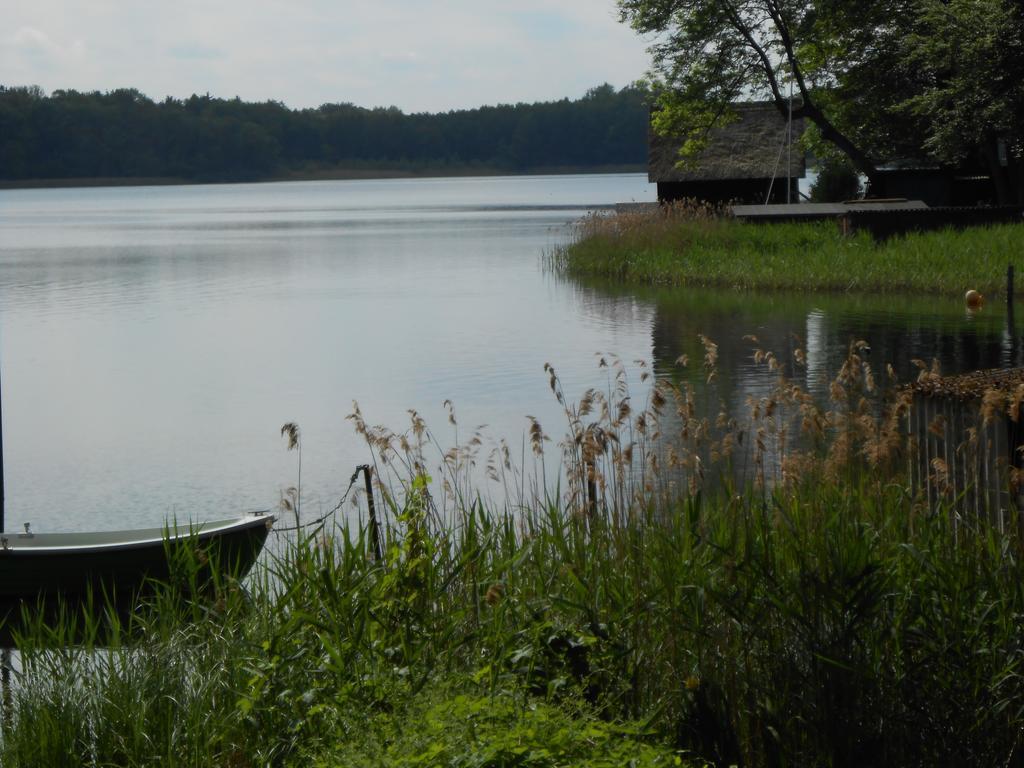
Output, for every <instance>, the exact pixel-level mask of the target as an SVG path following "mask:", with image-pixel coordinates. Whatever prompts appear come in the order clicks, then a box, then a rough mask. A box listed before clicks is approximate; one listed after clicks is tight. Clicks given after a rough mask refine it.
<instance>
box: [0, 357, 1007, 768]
mask: <svg viewBox="0 0 1024 768" xmlns="http://www.w3.org/2000/svg"><path fill="white" fill-rule="evenodd" d="M751 343H752V354H753V355H755V359H757V360H758V361H759V363H760V364H761V365H764V366H766V367H767V368H769V369H770V370H772V371H774V372H775V373H776V374H777V383H776V386H775V387H774V388H773V390H772V391H771V392H770V393H768V394H766V395H765V396H764V397H761V398H758V399H756V400H752V401H751V402H750V403H749V406H748V409H747V412H746V413H743V414H731V413H727V412H725V411H723V410H722V409H721V407H720V405H719V404H718V403H717V402H715V400H714V398H713V396H712V399H711V400H710V402H708V401H704V400H702V399H701V398H698V396H697V395H696V394H695V393H694V392H693V390H692V389H690V388H689V387H687V386H686V384H681V385H675V384H673V383H671V382H668V381H663V380H658V381H655V380H654V379H653V378H650V376H649V373H648V372H647V370H646V369H642V373H641V377H642V378H643V379H644V381H643V382H641V383H640V384H637V383H633V384H632V385H631V383H630V382H629V381H627V378H626V374H625V367H624V366H622V365H621V364H620V363H618V362H617V361H616V360H614V359H612V358H603V359H602V360H600V361H599V364H601V366H602V367H601V371H602V372H603V376H604V377H605V381H604V383H602V384H601V386H599V387H595V388H593V389H590V390H587V391H585V392H584V393H582V395H581V396H580V397H579V398H578V399H573V398H570V397H568V396H566V394H565V393H564V392H563V391H562V388H561V383H560V381H559V379H558V377H557V374H556V373H555V371H554V369H553V368H551V367H550V366H549V367H548V369H547V374H548V376H549V382H550V385H551V389H552V392H553V396H554V397H556V398H558V399H559V401H560V402H561V403H562V404H563V405H564V406H565V419H566V422H565V429H564V430H561V429H560V430H559V431H561V432H564V435H563V437H562V438H561V439H560V440H558V441H553V440H551V439H549V438H548V433H547V431H546V429H545V428H544V427H543V426H542V425H540V424H539V423H536V422H534V423H533V427H532V428H531V430H530V433H529V435H528V442H527V447H528V451H529V452H528V453H527V456H526V457H525V461H524V460H520V461H519V462H516V461H514V460H513V458H512V455H511V453H512V452H511V451H510V450H509V449H508V446H507V444H505V443H503V442H501V441H499V442H498V443H497V444H495V445H489V444H488V442H487V440H486V439H484V438H483V437H482V436H480V435H477V434H473V435H471V436H470V438H469V439H468V440H467V441H465V442H464V443H462V444H456V445H455V446H453V447H451V448H447V449H442V448H441V447H440V446H441V445H442V441H440V440H439V439H438V438H436V437H435V435H434V434H433V433H432V432H431V430H430V429H429V428H428V426H427V425H426V424H425V423H424V422H423V420H422V419H421V418H420V417H419V415H418V414H416V413H415V412H412V413H411V414H410V422H409V426H408V428H407V429H404V430H399V431H391V430H387V429H384V428H380V427H373V426H370V425H369V423H368V422H366V421H365V419H364V417H363V414H362V413H361V412H360V411H359V410H358V408H356V409H354V411H353V414H352V421H353V424H354V426H355V428H356V429H357V430H358V431H359V433H360V434H362V435H363V436H364V437H365V438H366V440H367V444H368V449H369V450H370V451H371V452H372V454H373V456H374V457H375V481H376V488H377V491H378V492H379V493H380V494H381V495H382V496H383V498H384V500H385V506H386V510H387V514H386V515H385V518H384V530H383V538H384V547H383V549H384V556H383V558H382V559H380V560H378V559H376V558H375V557H374V555H373V551H372V549H373V547H372V544H371V542H370V540H369V536H368V531H367V529H366V528H365V527H364V526H361V525H357V524H351V525H346V524H344V523H338V524H334V525H330V526H327V527H325V528H323V529H321V530H319V531H317V532H316V534H315V535H308V536H298V537H296V538H292V539H288V540H285V541H283V542H281V546H280V547H278V548H277V549H276V551H275V552H274V553H272V554H273V556H271V557H268V559H267V560H266V562H265V563H263V565H262V567H261V568H260V569H258V570H257V571H256V572H255V573H254V574H253V575H252V576H251V577H250V579H249V581H248V583H247V585H246V587H247V588H246V589H245V590H243V589H241V588H240V585H237V584H234V583H232V582H230V580H229V581H228V582H226V583H223V584H218V585H215V589H214V593H213V596H212V598H210V597H207V598H205V599H203V600H197V599H194V596H193V591H190V590H188V589H186V590H179V589H178V588H177V587H175V584H174V583H172V584H171V585H168V587H167V589H166V590H165V591H160V592H158V593H157V595H156V596H155V597H154V598H153V600H152V602H150V603H149V604H148V605H147V606H144V607H143V608H142V609H141V610H140V612H139V613H138V614H137V615H136V616H134V617H132V618H131V620H130V622H129V624H130V626H129V627H126V629H125V631H124V632H121V633H113V640H109V639H107V640H105V641H104V642H107V643H108V645H107V646H105V647H103V648H99V647H96V643H91V642H89V641H88V639H87V640H86V641H85V642H83V643H82V644H81V645H77V646H72V647H63V648H60V649H56V650H54V649H51V648H47V647H45V643H44V642H43V640H45V639H46V638H45V635H44V634H43V630H42V629H40V630H39V632H38V633H35V634H33V633H31V632H30V633H29V636H27V637H25V638H24V639H23V642H22V661H21V669H20V671H19V672H18V674H17V675H16V684H15V686H14V689H13V691H12V698H13V711H12V713H11V721H10V725H9V727H8V728H7V730H6V731H5V733H4V738H3V747H2V750H3V751H2V752H0V756H2V758H3V765H5V766H7V765H10V766H23V765H24V766H27V765H44V764H45V765H72V764H73V765H82V764H85V765H97V766H98V765H125V766H136V765H138V766H142V765H157V764H161V765H162V764H187V765H225V766H255V765H268V764H272V765H311V764H312V765H316V764H321V765H336V764H346V765H371V764H384V765H424V764H431V765H435V764H436V765H453V766H454V765H536V766H542V765H543V766H548V765H581V766H582V765H595V766H596V765H612V764H622V761H623V760H624V759H626V757H627V756H636V759H637V763H636V764H637V765H669V764H673V762H674V760H675V759H676V758H679V759H680V760H682V761H684V762H686V763H688V764H694V765H701V764H704V763H705V762H709V763H713V764H716V765H731V764H742V765H751V766H776V765H783V764H785V765H797V766H801V765H807V766H810V765H821V764H830V765H836V766H846V765H866V764H874V765H927V764H938V763H941V764H1000V765H1014V764H1020V763H1021V760H1022V757H1021V738H1022V733H1024V686H1022V685H1021V681H1020V664H1021V660H1022V658H1024V644H1022V643H1024V640H1022V638H1024V578H1022V577H1024V567H1022V565H1021V558H1020V554H1021V546H1020V544H1021V543H1020V539H1019V537H1018V535H1017V534H1016V533H1015V531H1014V530H1012V529H1011V528H1006V529H1002V530H1001V529H999V528H997V527H995V526H992V525H990V524H988V521H987V519H983V518H979V519H970V518H968V517H965V516H964V515H963V514H960V513H956V514H954V513H953V510H954V507H953V506H952V500H949V499H940V500H939V502H938V503H937V504H936V505H935V506H934V507H929V506H928V505H927V504H926V503H924V501H923V500H922V499H921V498H920V497H918V496H915V495H914V493H913V492H912V489H911V486H910V482H909V478H908V471H907V468H908V465H909V454H908V451H911V450H913V445H912V443H910V442H909V441H908V440H907V439H906V438H907V436H906V434H905V431H901V430H900V429H899V428H898V426H899V424H900V423H901V422H900V419H901V418H903V417H904V415H905V413H906V409H907V408H908V403H907V398H906V397H903V396H901V395H900V394H899V391H896V392H894V391H892V390H888V391H887V390H886V389H885V388H884V387H883V386H881V383H880V381H881V380H884V378H885V376H884V375H881V376H879V381H876V377H875V373H874V371H872V369H871V367H870V365H869V364H868V362H867V359H866V357H865V355H864V354H863V350H862V348H861V347H860V346H858V345H856V344H855V345H852V346H851V349H850V352H849V355H848V357H847V360H846V362H845V364H844V365H843V367H842V369H841V370H840V372H839V373H838V375H837V377H836V379H835V381H834V382H833V385H832V388H831V400H830V401H829V402H828V403H818V402H816V401H814V400H813V398H810V396H809V395H808V394H807V393H806V392H805V391H804V390H803V389H802V388H801V387H800V386H799V385H797V384H796V383H794V382H793V381H791V380H790V379H789V378H787V377H786V376H785V375H784V373H785V371H787V370H792V365H799V359H796V360H794V361H780V360H779V359H778V358H776V357H775V355H774V354H772V353H771V352H770V351H768V350H763V349H759V348H758V347H757V343H756V340H752V342H751ZM701 347H702V349H703V359H702V360H694V361H685V362H686V364H688V365H691V366H694V367H696V368H698V369H699V371H700V373H701V375H702V376H703V377H704V378H705V379H707V380H711V381H712V382H713V381H714V379H715V376H716V362H717V361H716V352H717V348H716V347H715V345H714V342H713V341H712V340H710V339H702V340H701ZM799 357H800V355H799V353H798V354H797V355H796V358H799ZM641 385H642V386H641ZM631 387H632V388H640V389H643V390H645V391H646V392H647V393H648V394H647V395H646V398H645V400H644V401H643V402H636V403H634V401H633V400H632V399H631V396H630V391H631ZM709 391H711V392H713V387H712V388H711V389H710V390H709ZM990 407H991V403H990ZM999 407H1000V408H1006V409H1007V416H1009V415H1010V413H1009V410H1010V409H1011V408H1012V404H1008V403H1004V404H1003V405H1000V406H999ZM1018 412H1019V409H1018ZM451 416H452V420H453V421H456V423H457V420H456V419H455V414H454V409H453V410H452V413H451ZM552 453H553V454H557V456H558V457H559V458H560V460H561V469H560V470H558V478H560V479H558V480H556V477H555V476H554V473H555V470H553V469H551V468H550V465H551V462H550V461H548V462H544V461H543V458H544V457H545V454H552ZM547 458H548V459H551V458H553V456H550V455H549V456H547ZM474 467H476V468H480V467H483V468H484V474H485V477H486V479H485V480H480V479H479V476H478V471H477V469H475V468H474ZM545 472H550V473H552V474H551V475H548V476H544V475H543V473H545ZM487 485H493V486H497V487H499V488H501V489H502V491H503V492H504V493H505V494H506V495H505V496H502V497H501V498H502V501H500V502H497V501H484V499H487V498H492V496H493V495H492V494H491V493H490V492H489V491H488V490H487V487H486V486H487ZM183 567H184V568H185V576H184V577H183V578H182V579H179V580H178V581H176V582H175V583H182V584H188V583H189V577H188V573H189V570H188V568H189V565H188V563H186V564H185V565H184V566H183ZM129 630H130V631H129ZM47 631H54V630H53V628H50V629H49V630H47ZM56 631H58V632H60V628H58V629H57V630H56ZM473 760H476V762H473Z"/></svg>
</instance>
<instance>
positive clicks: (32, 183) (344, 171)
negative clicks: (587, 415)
mask: <svg viewBox="0 0 1024 768" xmlns="http://www.w3.org/2000/svg"><path fill="white" fill-rule="evenodd" d="M646 170H647V167H646V166H645V165H640V164H619V165H579V166H565V165H559V166H543V167H537V168H525V169H522V170H509V169H507V168H497V167H494V166H487V165H465V166H451V165H433V166H431V165H427V166H422V167H409V166H380V167H375V166H369V167H365V168H364V167H343V168H315V169H310V170H305V171H302V170H297V171H290V172H287V173H282V174H278V175H275V176H268V177H267V178H261V179H255V180H252V181H249V182H241V183H253V184H273V183H280V182H289V181H371V180H383V179H443V178H463V177H465V178H470V177H480V176H560V175H585V174H595V175H596V174H607V173H645V172H646ZM237 183H240V182H238V181H237V180H235V181H230V180H224V181H196V180H194V179H185V178H175V177H164V176H157V177H152V178H145V177H140V178H135V177H116V176H114V177H96V178H63V179H18V180H17V181H12V180H3V179H0V190H2V189H70V188H75V187H82V188H92V187H152V186H186V185H193V184H237Z"/></svg>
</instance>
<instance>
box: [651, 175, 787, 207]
mask: <svg viewBox="0 0 1024 768" xmlns="http://www.w3.org/2000/svg"><path fill="white" fill-rule="evenodd" d="M789 181H790V185H791V189H790V200H791V201H792V202H794V203H795V202H797V200H798V199H799V197H798V192H797V179H790V180H789ZM769 187H771V197H770V198H769V199H768V202H769V203H785V202H786V179H785V178H781V179H775V183H774V184H772V180H771V179H722V180H714V181H659V182H658V200H659V202H662V203H671V202H674V201H676V200H684V199H692V198H695V199H697V200H706V201H707V202H709V203H747V204H751V205H759V204H763V203H764V202H765V198H766V197H767V196H768V189H769Z"/></svg>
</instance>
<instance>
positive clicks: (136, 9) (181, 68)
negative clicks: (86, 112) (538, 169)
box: [0, 0, 649, 112]
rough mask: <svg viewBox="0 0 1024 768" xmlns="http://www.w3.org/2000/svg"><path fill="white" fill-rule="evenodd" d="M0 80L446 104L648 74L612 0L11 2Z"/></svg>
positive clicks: (570, 92) (301, 100)
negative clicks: (620, 21) (501, 0)
mask: <svg viewBox="0 0 1024 768" xmlns="http://www.w3.org/2000/svg"><path fill="white" fill-rule="evenodd" d="M0 7H2V9H3V13H2V16H3V20H4V23H3V25H2V27H0V84H3V85H8V86H13V85H38V86H40V87H41V88H43V90H45V91H46V92H47V93H50V92H52V91H54V90H57V89H75V90H79V91H93V90H100V91H106V90H111V89H114V88H137V89H138V90H140V91H142V92H143V93H144V94H146V95H147V96H149V97H151V98H153V99H156V100H161V99H163V98H164V97H166V96H173V97H175V98H185V97H188V96H189V95H191V94H193V93H199V94H204V93H209V94H210V95H211V96H218V97H223V98H233V97H235V96H238V97H240V98H242V99H243V100H245V101H266V100H269V99H273V100H275V101H281V102H284V103H285V104H287V105H288V106H289V107H292V108H303V107H315V106H319V105H320V104H324V103H338V102H351V103H353V104H357V105H359V106H365V107H376V106H397V107H399V108H400V109H402V110H403V111H406V112H439V111H447V110H449V109H462V108H473V107H478V106H481V105H483V104H497V103H514V102H520V101H525V102H534V101H552V100H556V99H561V98H564V97H570V98H578V97H579V96H582V95H583V94H584V93H585V92H586V90H587V89H588V88H591V87H593V86H596V85H600V84H602V83H605V82H608V83H611V84H612V85H614V86H616V87H617V88H620V87H622V86H625V85H628V84H629V83H631V82H633V81H634V80H636V79H638V78H640V77H642V76H643V74H644V72H645V71H646V69H647V66H648V62H649V57H648V55H647V53H646V47H647V42H646V41H644V40H643V39H642V38H641V37H639V36H638V35H637V34H636V33H635V32H633V30H631V29H630V28H629V27H628V26H626V25H624V24H621V23H619V21H618V18H617V11H616V8H615V2H614V0H558V2H553V1H551V0H505V1H504V2H499V1H498V0H335V1H334V2H331V1H330V0H171V1H170V2H168V0H2V2H0Z"/></svg>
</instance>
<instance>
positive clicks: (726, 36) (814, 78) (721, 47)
mask: <svg viewBox="0 0 1024 768" xmlns="http://www.w3.org/2000/svg"><path fill="white" fill-rule="evenodd" d="M899 4H900V0H822V1H821V2H814V1H813V0H619V10H620V14H621V18H622V20H623V21H624V22H628V23H629V24H630V25H631V26H632V27H633V28H634V29H635V30H637V31H638V32H640V33H642V34H647V35H655V36H656V42H655V43H654V44H653V45H652V47H651V52H652V54H653V56H654V86H655V90H656V92H657V93H658V96H657V106H658V107H659V108H660V109H659V110H658V111H657V113H656V115H655V118H654V120H655V129H656V130H658V131H659V132H662V133H668V132H671V133H675V134H677V135H682V136H684V137H685V138H686V141H685V142H684V147H683V154H684V156H685V155H687V154H691V155H692V154H695V153H696V152H699V151H700V149H701V148H702V146H703V144H704V142H705V140H706V137H707V133H708V131H709V130H710V129H711V128H712V127H714V126H715V125H716V124H718V123H720V122H722V121H728V120H730V119H732V117H733V113H732V111H731V108H730V105H731V104H732V103H733V102H735V101H738V100H740V99H744V98H751V97H754V98H767V99H770V100H771V101H773V102H774V103H775V105H776V106H777V107H778V109H779V111H780V113H781V114H783V115H788V114H789V108H790V99H789V91H790V88H792V91H793V94H794V96H795V103H794V109H793V116H794V117H795V118H806V119H808V120H809V121H810V122H811V123H813V125H814V126H815V127H816V129H817V132H818V134H819V136H820V138H821V139H822V140H824V141H825V142H829V143H831V144H832V145H833V146H834V147H835V148H837V149H838V150H839V151H841V152H842V153H843V154H845V155H846V156H847V157H848V158H849V159H850V161H851V162H852V163H853V165H854V166H855V167H856V168H857V169H858V170H859V171H860V172H861V173H863V174H865V175H866V176H868V178H871V177H873V176H874V175H875V173H876V163H875V160H874V159H873V158H872V157H871V156H870V155H869V153H868V151H867V150H866V149H865V148H864V147H863V146H862V145H860V144H859V143H858V142H857V141H855V139H854V138H853V137H852V136H851V135H850V133H849V132H848V131H847V130H846V128H845V126H842V125H841V124H838V123H837V122H836V121H835V120H834V119H832V117H831V116H830V114H829V110H828V106H829V102H828V93H829V91H831V90H833V89H835V88H836V87H837V86H839V85H841V82H842V79H843V75H844V74H845V73H846V71H847V70H848V69H849V68H851V67H852V66H855V65H856V64H857V63H858V61H859V60H860V59H862V58H864V57H870V56H871V55H872V54H873V52H874V48H873V45H872V44H871V42H870V41H872V40H874V39H875V37H873V36H872V33H873V32H875V33H876V31H877V30H878V29H879V28H881V27H884V25H885V23H886V19H887V14H888V12H890V11H891V10H892V8H893V7H894V6H896V5H899ZM822 94H825V98H822Z"/></svg>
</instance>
